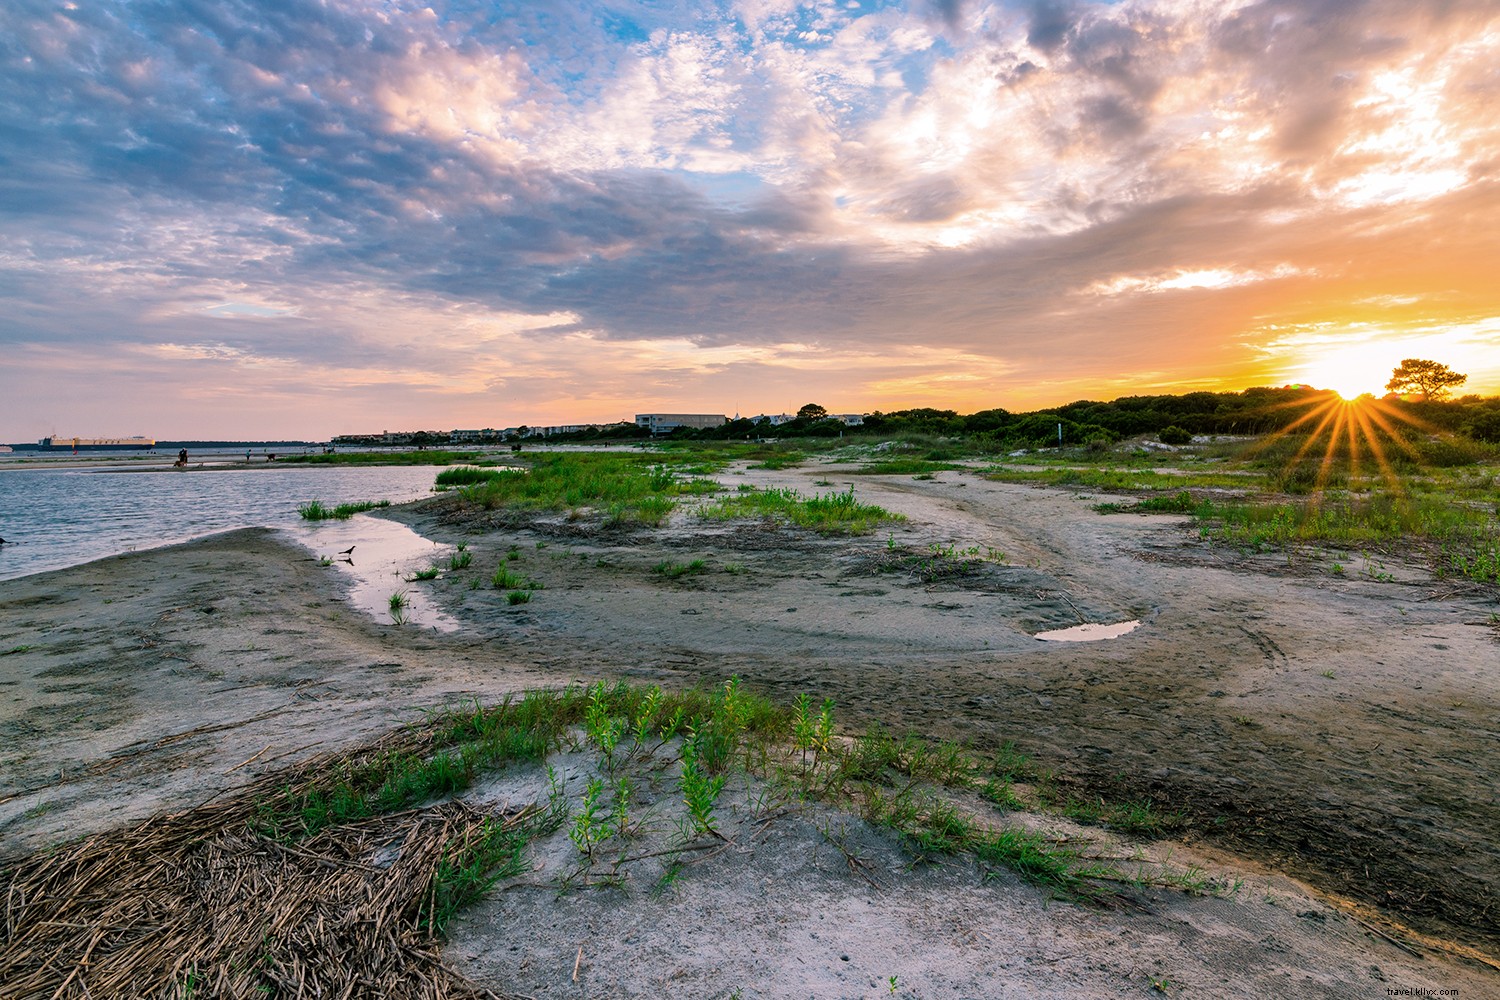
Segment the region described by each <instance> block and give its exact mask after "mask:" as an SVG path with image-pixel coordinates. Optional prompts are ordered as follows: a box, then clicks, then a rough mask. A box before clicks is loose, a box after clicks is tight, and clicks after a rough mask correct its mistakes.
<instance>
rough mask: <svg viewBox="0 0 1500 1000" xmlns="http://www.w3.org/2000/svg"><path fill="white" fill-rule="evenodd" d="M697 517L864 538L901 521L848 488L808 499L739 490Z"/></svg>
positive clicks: (791, 492)
mask: <svg viewBox="0 0 1500 1000" xmlns="http://www.w3.org/2000/svg"><path fill="white" fill-rule="evenodd" d="M698 516H699V517H702V518H705V519H707V520H713V521H730V520H735V519H737V518H771V519H774V520H776V521H780V522H784V523H786V524H792V525H796V526H797V527H799V528H808V529H810V530H812V531H816V532H818V533H819V534H824V535H865V534H869V533H870V532H871V531H874V530H875V529H876V528H877V527H878V526H880V525H882V524H886V523H890V522H893V521H904V520H905V518H904V517H902V516H901V515H900V514H893V513H891V512H890V511H888V510H885V509H884V508H882V507H877V506H875V505H874V504H865V503H860V502H859V501H858V500H856V499H855V498H854V490H853V489H852V488H851V489H848V490H844V491H843V492H841V493H835V492H829V493H818V494H814V495H813V496H810V497H805V496H803V495H802V494H801V493H799V492H797V491H796V490H792V489H784V490H782V489H769V490H758V489H749V490H741V492H738V493H736V494H734V495H733V496H727V497H722V498H720V499H718V500H715V501H713V502H712V503H710V504H707V505H706V506H704V507H703V508H701V509H700V510H699V511H698Z"/></svg>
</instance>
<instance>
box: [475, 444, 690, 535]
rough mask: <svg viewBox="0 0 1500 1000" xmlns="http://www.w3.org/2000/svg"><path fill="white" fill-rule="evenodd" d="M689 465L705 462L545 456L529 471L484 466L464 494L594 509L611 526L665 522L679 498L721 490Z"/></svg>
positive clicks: (526, 506) (507, 505) (519, 505)
mask: <svg viewBox="0 0 1500 1000" xmlns="http://www.w3.org/2000/svg"><path fill="white" fill-rule="evenodd" d="M684 467H688V468H691V467H701V463H689V462H684V461H681V460H677V461H676V462H675V464H669V462H668V461H667V460H666V459H663V458H662V457H660V456H653V455H633V454H632V455H617V454H605V453H598V452H579V453H570V454H559V455H542V456H538V457H537V458H535V459H534V461H533V464H532V465H531V467H530V468H529V469H499V470H483V471H484V472H485V473H486V474H485V475H484V476H483V477H482V478H480V479H476V480H475V481H474V482H473V483H472V484H470V485H467V486H464V487H462V488H461V489H460V490H459V495H460V497H462V499H463V502H464V503H465V504H468V505H471V506H474V507H478V508H480V509H483V510H497V509H511V510H523V511H524V510H530V511H572V512H579V513H582V512H584V511H593V512H595V513H596V514H597V515H598V516H600V517H602V519H603V520H604V521H605V522H606V523H608V524H618V525H651V526H660V525H661V524H664V523H665V522H666V520H667V518H668V517H669V516H670V515H671V513H672V511H673V510H674V509H675V508H676V505H677V499H676V498H678V497H683V496H701V495H704V494H708V493H713V492H716V491H717V490H718V489H719V485H718V483H716V482H714V481H712V480H707V479H701V478H696V477H694V476H691V475H688V476H687V477H686V478H683V475H680V474H679V469H681V468H684ZM447 471H448V472H454V471H456V470H447ZM464 475H468V474H467V473H464Z"/></svg>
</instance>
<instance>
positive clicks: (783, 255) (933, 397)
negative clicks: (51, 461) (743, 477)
mask: <svg viewBox="0 0 1500 1000" xmlns="http://www.w3.org/2000/svg"><path fill="white" fill-rule="evenodd" d="M500 10H502V8H501V7H499V6H496V7H494V8H493V9H492V10H487V9H486V6H485V5H484V4H467V3H466V4H462V5H459V4H445V3H427V2H425V0H424V2H421V3H417V2H410V3H408V2H406V0H392V2H390V3H384V4H381V5H372V4H367V3H363V2H356V0H343V2H329V3H321V2H315V0H282V2H279V3H276V4H270V5H267V4H263V3H255V2H251V0H221V2H219V3H216V4H210V5H201V4H190V3H186V2H182V3H177V2H175V0H165V2H163V3H161V4H156V5H146V6H142V5H138V4H131V3H126V2H123V0H102V2H99V3H91V4H72V3H64V4H56V3H51V2H43V0H25V2H22V3H20V4H14V5H6V7H5V8H4V10H0V32H3V33H4V36H5V37H7V38H10V39H13V42H12V43H11V44H10V47H9V48H8V49H6V50H5V52H4V53H0V82H3V84H4V86H0V95H4V96H0V124H3V126H4V127H5V128H6V129H7V130H8V131H7V134H8V135H10V136H12V137H13V138H12V139H11V140H9V141H8V142H7V144H6V150H5V154H4V155H5V156H6V169H5V170H4V171H0V234H3V236H4V241H3V243H0V357H3V361H0V441H10V442H24V441H34V440H36V439H37V438H39V437H41V436H43V435H46V434H52V433H54V432H57V433H62V434H78V435H85V436H93V435H99V436H103V435H122V434H148V435H154V436H156V437H158V438H162V439H176V438H230V439H236V438H238V439H270V438H281V437H290V438H305V439H322V438H326V437H328V436H330V435H333V434H340V433H356V432H364V431H379V430H382V429H393V430H394V429H418V428H426V429H453V428H480V427H504V426H514V425H518V424H531V425H538V424H549V423H562V422H578V421H610V420H618V419H622V418H623V419H629V418H630V417H631V416H632V415H633V414H635V413H637V412H644V411H649V410H669V411H699V412H723V413H725V414H726V415H730V416H732V415H735V414H743V415H751V414H756V413H762V412H767V413H776V412H783V411H790V410H795V409H796V408H797V407H799V406H801V405H802V404H804V403H807V402H810V401H814V402H818V403H821V404H822V405H824V406H826V407H828V409H830V410H831V411H834V412H868V411H871V410H877V409H879V410H894V409H903V408H908V407H917V406H930V407H938V408H943V409H953V410H958V411H960V412H972V411H975V410H980V409H987V408H991V407H1004V408H1007V409H1010V410H1030V409H1038V408H1044V407H1048V406H1052V405H1058V404H1061V403H1065V402H1068V401H1072V400H1076V399H1113V398H1117V397H1120V396H1127V395H1143V394H1157V393H1180V392H1188V391H1196V390H1203V389H1208V390H1239V389H1244V388H1247V387H1250V386H1257V385H1285V384H1292V383H1303V384H1311V385H1314V386H1318V387H1320V388H1332V389H1336V390H1338V391H1339V392H1341V393H1344V394H1345V395H1357V394H1359V393H1363V392H1369V393H1374V394H1376V395H1379V394H1381V393H1383V391H1384V386H1385V382H1386V380H1387V379H1389V378H1390V373H1391V369H1393V368H1394V367H1396V366H1397V365H1398V364H1399V363H1400V362H1401V360H1402V359H1403V358H1408V357H1422V358H1431V359H1434V360H1437V361H1440V362H1443V363H1445V364H1448V365H1450V366H1451V367H1452V368H1454V369H1456V370H1458V371H1460V372H1465V373H1467V374H1468V375H1469V381H1468V383H1467V384H1466V385H1464V386H1463V388H1462V389H1461V390H1460V392H1461V393H1477V394H1481V395H1495V394H1500V280H1497V278H1496V275H1497V274H1500V227H1497V226H1495V225H1494V221H1495V220H1496V219H1497V218H1500V69H1497V67H1500V9H1497V8H1496V6H1495V5H1494V4H1493V3H1492V2H1477V0H1455V2H1452V3H1444V4H1441V5H1430V4H1409V3H1398V2H1394V0H1311V2H1304V0H1299V2H1292V0H1279V2H1278V0H1261V2H1244V0H1136V2H1131V0H1126V2H1120V3H1083V2H1070V0H1025V2H983V0H942V2H928V0H921V2H916V0H913V2H910V3H885V2H879V3H877V2H871V0H851V2H848V3H842V4H830V3H825V2H820V3H808V4H801V3H797V2H796V0H719V2H715V3H708V4H690V5H688V4H685V5H674V4H661V3H645V2H641V3H634V2H622V3H620V4H618V5H614V6H611V7H610V8H609V9H608V10H605V9H604V8H603V7H599V6H597V5H558V4H542V3H536V4H533V3H526V2H522V3H515V4H507V5H505V6H504V7H503V11H504V15H505V16H503V17H500V16H490V15H491V14H494V13H495V12H496V11H500Z"/></svg>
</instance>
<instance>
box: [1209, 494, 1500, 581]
mask: <svg viewBox="0 0 1500 1000" xmlns="http://www.w3.org/2000/svg"><path fill="white" fill-rule="evenodd" d="M1192 513H1193V514H1194V515H1195V516H1196V517H1198V518H1199V519H1200V520H1201V522H1202V527H1201V531H1202V534H1203V535H1204V536H1205V537H1207V538H1211V539H1214V540H1217V541H1222V542H1226V543H1228V544H1231V545H1235V546H1239V547H1241V548H1244V549H1248V550H1250V551H1256V552H1262V551H1267V550H1276V549H1280V550H1285V549H1289V548H1290V547H1292V546H1295V545H1301V544H1318V545H1337V546H1341V547H1347V548H1356V549H1358V548H1362V547H1374V546H1389V545H1395V546H1397V547H1411V546H1413V545H1416V546H1420V547H1421V548H1422V549H1423V551H1425V552H1426V553H1427V555H1428V558H1429V561H1430V563H1431V565H1432V568H1433V570H1434V572H1436V573H1437V574H1438V575H1439V576H1442V575H1447V574H1452V575H1455V576H1460V577H1464V578H1467V579H1471V580H1476V581H1480V582H1484V583H1500V527H1497V525H1496V523H1495V519H1494V517H1493V516H1492V515H1491V514H1490V513H1489V512H1487V511H1485V510H1482V509H1478V508H1476V507H1474V506H1470V505H1467V504H1463V503H1459V502H1454V500H1453V498H1452V497H1450V496H1444V495H1421V494H1419V495H1399V494H1392V493H1384V492H1381V493H1373V494H1370V495H1367V496H1356V495H1353V494H1338V495H1334V496H1323V497H1318V498H1314V499H1308V500H1301V501H1292V502H1290V503H1265V502H1260V503H1257V502H1250V501H1246V502H1240V503H1231V502H1221V503H1205V504H1201V505H1199V506H1198V507H1196V508H1195V509H1194V510H1193V512H1192Z"/></svg>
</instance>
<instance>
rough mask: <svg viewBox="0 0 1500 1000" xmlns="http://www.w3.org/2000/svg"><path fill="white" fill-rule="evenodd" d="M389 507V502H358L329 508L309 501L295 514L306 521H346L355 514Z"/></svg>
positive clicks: (318, 501)
mask: <svg viewBox="0 0 1500 1000" xmlns="http://www.w3.org/2000/svg"><path fill="white" fill-rule="evenodd" d="M390 505H391V502H390V501H389V500H358V501H355V502H354V503H341V504H339V505H338V506H336V507H330V506H328V505H327V504H325V503H323V501H321V500H309V501H308V502H307V503H305V504H302V505H301V506H300V507H298V508H297V513H298V514H301V515H302V518H303V520H306V521H347V520H349V518H351V517H353V516H354V515H355V514H359V513H363V512H364V511H367V510H375V509H376V508H378V507H389V506H390Z"/></svg>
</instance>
